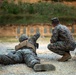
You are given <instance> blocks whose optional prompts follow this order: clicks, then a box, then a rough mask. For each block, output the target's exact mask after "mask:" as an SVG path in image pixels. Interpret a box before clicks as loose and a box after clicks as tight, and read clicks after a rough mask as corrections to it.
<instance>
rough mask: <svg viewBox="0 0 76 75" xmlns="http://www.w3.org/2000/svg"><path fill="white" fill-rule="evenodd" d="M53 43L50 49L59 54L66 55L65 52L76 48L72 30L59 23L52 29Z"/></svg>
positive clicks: (49, 46)
mask: <svg viewBox="0 0 76 75" xmlns="http://www.w3.org/2000/svg"><path fill="white" fill-rule="evenodd" d="M50 42H51V44H49V45H48V49H49V50H51V51H53V52H55V53H57V54H59V55H64V54H65V52H69V51H73V50H74V49H75V40H74V38H73V36H72V34H71V32H70V30H69V29H68V28H67V27H66V26H64V25H61V24H58V25H57V26H56V27H55V28H54V29H53V30H52V37H51V40H50Z"/></svg>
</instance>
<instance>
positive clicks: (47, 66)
mask: <svg viewBox="0 0 76 75" xmlns="http://www.w3.org/2000/svg"><path fill="white" fill-rule="evenodd" d="M50 70H51V71H54V70H55V66H54V65H52V64H36V65H35V66H34V71H36V72H42V71H50Z"/></svg>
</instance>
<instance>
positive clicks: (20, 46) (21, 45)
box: [15, 40, 36, 52]
mask: <svg viewBox="0 0 76 75" xmlns="http://www.w3.org/2000/svg"><path fill="white" fill-rule="evenodd" d="M25 46H26V47H27V48H32V50H33V51H34V52H36V48H35V46H34V45H33V44H32V43H30V42H29V41H28V40H25V41H23V42H21V43H20V44H18V45H16V46H15V50H16V51H17V50H19V49H20V48H22V47H25Z"/></svg>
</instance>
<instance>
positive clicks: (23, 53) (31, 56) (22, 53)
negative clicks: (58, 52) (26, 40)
mask: <svg viewBox="0 0 76 75" xmlns="http://www.w3.org/2000/svg"><path fill="white" fill-rule="evenodd" d="M23 62H24V63H26V65H27V66H29V67H33V66H34V65H35V64H37V63H38V64H39V63H40V60H39V58H38V57H37V55H36V54H35V53H34V52H33V51H31V50H30V49H23V50H18V51H13V52H10V53H8V54H7V55H0V64H4V65H9V64H16V63H23Z"/></svg>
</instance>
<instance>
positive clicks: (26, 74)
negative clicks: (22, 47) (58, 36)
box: [0, 41, 76, 75]
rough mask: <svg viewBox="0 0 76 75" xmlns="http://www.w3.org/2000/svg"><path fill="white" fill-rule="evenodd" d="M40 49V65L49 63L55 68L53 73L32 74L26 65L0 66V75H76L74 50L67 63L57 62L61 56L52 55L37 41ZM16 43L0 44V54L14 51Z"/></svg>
mask: <svg viewBox="0 0 76 75" xmlns="http://www.w3.org/2000/svg"><path fill="white" fill-rule="evenodd" d="M39 43H40V47H39V49H38V50H37V54H38V57H39V58H40V59H41V63H46V64H47V63H50V64H53V65H54V66H55V67H56V70H55V71H47V72H34V71H33V70H32V69H31V68H29V67H27V66H26V64H14V65H7V66H3V65H0V75H76V58H75V55H76V50H74V51H73V52H71V55H72V59H70V60H69V61H67V62H58V61H57V59H58V58H60V57H61V56H59V55H57V54H55V53H52V52H51V51H49V50H48V49H47V44H48V43H44V42H41V41H39ZM16 44H18V43H0V54H7V53H8V52H10V50H14V46H15V45H16Z"/></svg>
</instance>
